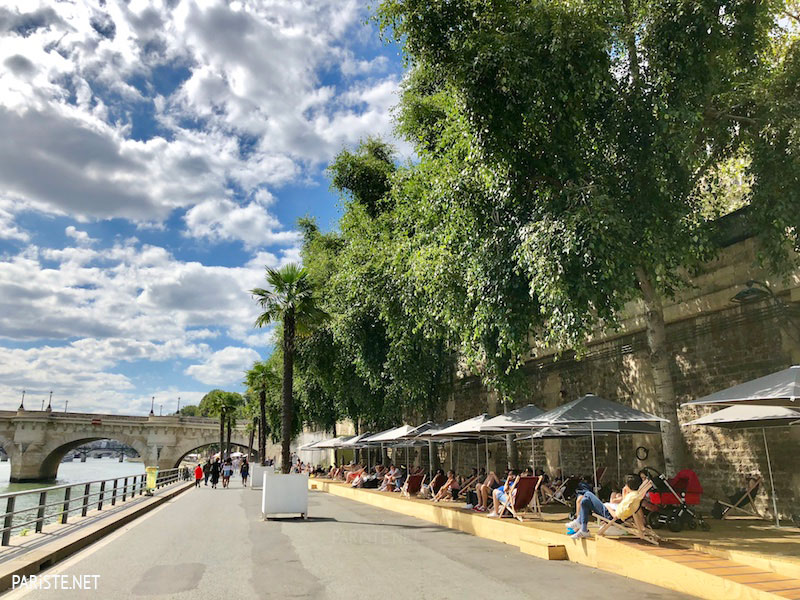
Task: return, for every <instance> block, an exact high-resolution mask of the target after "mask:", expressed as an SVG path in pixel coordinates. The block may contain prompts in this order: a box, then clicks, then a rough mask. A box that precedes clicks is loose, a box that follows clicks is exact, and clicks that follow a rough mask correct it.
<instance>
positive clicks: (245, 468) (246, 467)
mask: <svg viewBox="0 0 800 600" xmlns="http://www.w3.org/2000/svg"><path fill="white" fill-rule="evenodd" d="M239 473H241V474H242V486H244V487H247V478H248V477H249V476H250V463H248V462H247V459H246V458H245V459H242V466H241V467H239Z"/></svg>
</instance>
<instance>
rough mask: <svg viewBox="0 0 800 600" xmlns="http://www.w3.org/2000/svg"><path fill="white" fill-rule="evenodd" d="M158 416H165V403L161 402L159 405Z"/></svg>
mask: <svg viewBox="0 0 800 600" xmlns="http://www.w3.org/2000/svg"><path fill="white" fill-rule="evenodd" d="M158 416H159V417H163V416H164V405H163V404H159V405H158Z"/></svg>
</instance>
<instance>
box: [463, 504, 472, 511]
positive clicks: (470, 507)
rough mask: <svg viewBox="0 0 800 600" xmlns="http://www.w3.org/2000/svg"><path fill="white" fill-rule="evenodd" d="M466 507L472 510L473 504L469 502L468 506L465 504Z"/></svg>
mask: <svg viewBox="0 0 800 600" xmlns="http://www.w3.org/2000/svg"><path fill="white" fill-rule="evenodd" d="M464 508H466V509H467V510H472V504H467V505H466V506H464Z"/></svg>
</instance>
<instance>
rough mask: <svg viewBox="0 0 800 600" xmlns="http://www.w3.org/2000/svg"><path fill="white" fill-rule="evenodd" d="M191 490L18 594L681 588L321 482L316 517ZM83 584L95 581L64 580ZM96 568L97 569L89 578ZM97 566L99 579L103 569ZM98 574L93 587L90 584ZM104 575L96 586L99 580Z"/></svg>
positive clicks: (239, 597) (405, 594)
mask: <svg viewBox="0 0 800 600" xmlns="http://www.w3.org/2000/svg"><path fill="white" fill-rule="evenodd" d="M232 485H233V487H232V488H230V489H216V490H212V489H211V488H210V487H208V488H207V487H201V488H200V489H192V490H189V491H187V492H185V493H183V494H181V495H180V496H178V497H176V498H175V499H173V500H171V501H170V502H168V503H167V504H165V505H164V506H162V507H160V508H158V509H156V510H154V511H153V512H152V513H149V514H148V515H146V516H144V517H142V518H140V519H138V520H136V521H135V522H133V523H131V524H129V525H127V526H125V527H124V528H122V529H121V530H119V531H118V532H116V533H114V534H112V535H111V536H109V537H108V538H105V539H104V540H101V541H99V542H97V543H96V544H94V545H92V546H90V547H88V548H86V549H85V550H83V551H81V552H79V553H78V554H76V555H74V556H73V557H71V558H69V559H67V560H65V561H64V562H61V563H58V564H57V565H55V566H54V567H52V568H51V569H49V570H47V571H45V572H43V573H41V574H40V576H49V577H50V579H49V582H50V585H51V589H49V590H45V589H40V590H25V589H24V588H18V589H17V590H16V591H12V592H8V594H7V597H8V598H11V599H13V598H18V597H24V598H26V599H29V600H46V599H58V600H71V599H73V598H74V599H83V600H91V599H94V598H98V599H100V598H102V599H104V600H105V599H114V600H125V599H129V598H130V599H141V598H171V599H172V598H174V599H181V600H183V599H185V600H205V599H224V600H250V599H261V598H276V599H277V598H313V599H337V600H338V599H348V600H364V599H367V598H381V599H386V600H404V599H413V600H421V599H424V600H437V599H445V598H447V599H450V598H453V599H456V598H457V599H459V600H465V599H471V598H502V599H503V600H514V599H517V598H568V599H570V600H574V599H576V598H580V599H582V598H587V599H588V598H592V599H604V598H614V599H615V600H627V599H629V598H630V599H636V600H642V599H653V600H657V599H658V600H660V599H675V598H686V597H687V596H684V595H682V594H678V593H676V592H671V591H668V590H664V589H662V588H658V587H655V586H651V585H647V584H644V583H641V582H638V581H633V580H630V579H626V578H624V577H620V576H617V575H611V574H608V573H604V572H602V571H597V570H595V569H591V568H588V567H583V566H580V565H576V564H571V563H567V562H552V561H550V562H548V561H544V560H539V559H536V558H533V557H531V556H528V555H525V554H522V553H521V552H519V550H518V549H517V548H516V547H512V546H507V545H505V544H501V543H498V542H492V541H488V540H484V539H480V538H476V537H474V536H471V535H468V534H465V533H461V532H458V531H453V530H450V529H446V528H443V527H439V526H437V525H433V524H431V523H427V522H425V521H421V520H418V519H414V518H411V517H406V516H403V515H399V514H397V513H393V512H389V511H384V510H381V509H378V508H374V507H372V506H369V505H366V504H361V503H358V502H354V501H351V500H347V499H344V498H339V497H336V496H330V495H328V494H325V493H323V492H310V500H309V513H310V518H309V519H308V520H306V521H303V520H301V519H286V520H274V521H262V520H261V519H260V508H259V506H260V493H259V492H256V491H253V490H250V489H242V488H241V487H240V486H238V485H237V484H235V483H234V484H232ZM64 575H66V576H67V577H66V578H63V577H62V578H61V579H60V580H58V581H59V584H63V583H67V584H69V585H75V584H76V583H78V582H80V583H82V584H83V585H84V586H85V587H89V588H92V589H73V590H65V589H59V590H55V589H53V586H54V585H55V582H56V579H55V576H64ZM84 575H88V576H90V577H89V578H88V579H87V578H83V579H80V578H81V576H84ZM95 576H96V577H95ZM76 578H78V579H76ZM87 584H88V585H87ZM95 584H96V589H94V585H95Z"/></svg>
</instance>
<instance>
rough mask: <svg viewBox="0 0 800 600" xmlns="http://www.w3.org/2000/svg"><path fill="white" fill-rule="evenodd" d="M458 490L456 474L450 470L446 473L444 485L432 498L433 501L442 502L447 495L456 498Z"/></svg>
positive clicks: (458, 483)
mask: <svg viewBox="0 0 800 600" xmlns="http://www.w3.org/2000/svg"><path fill="white" fill-rule="evenodd" d="M460 488H461V484H460V482H459V480H458V476H457V475H456V472H455V471H453V470H452V469H450V470H449V471H448V472H447V481H445V482H444V485H443V486H442V487H440V488H439V491H438V492H436V495H435V496H434V497H433V501H434V502H439V501H440V500H444V499H445V498H446V497H447V494H448V493H449V494H451V495H455V496H456V497H458V490H459V489H460Z"/></svg>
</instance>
